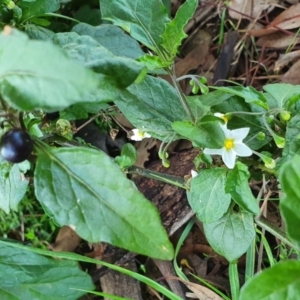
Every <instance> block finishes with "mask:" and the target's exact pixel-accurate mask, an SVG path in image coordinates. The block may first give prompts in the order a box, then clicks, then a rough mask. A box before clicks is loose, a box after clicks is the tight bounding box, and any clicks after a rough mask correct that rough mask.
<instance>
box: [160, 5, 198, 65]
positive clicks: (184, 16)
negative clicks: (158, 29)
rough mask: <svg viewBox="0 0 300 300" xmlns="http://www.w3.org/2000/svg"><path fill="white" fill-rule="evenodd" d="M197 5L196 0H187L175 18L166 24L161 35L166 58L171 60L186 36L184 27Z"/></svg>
mask: <svg viewBox="0 0 300 300" xmlns="http://www.w3.org/2000/svg"><path fill="white" fill-rule="evenodd" d="M197 5H198V0H187V1H185V2H184V3H183V4H182V5H181V6H180V7H179V9H178V10H177V13H176V16H175V18H174V19H173V20H172V21H171V22H169V23H168V24H167V25H166V28H165V31H164V33H163V35H162V38H163V42H162V46H163V47H164V48H165V50H166V51H167V53H168V59H169V60H173V59H174V58H175V57H176V54H177V50H178V47H179V46H180V45H181V42H182V40H183V39H185V38H186V37H187V34H186V33H185V32H184V28H185V26H186V24H187V23H188V21H189V20H190V19H191V18H192V16H193V14H194V12H195V10H196V8H197Z"/></svg>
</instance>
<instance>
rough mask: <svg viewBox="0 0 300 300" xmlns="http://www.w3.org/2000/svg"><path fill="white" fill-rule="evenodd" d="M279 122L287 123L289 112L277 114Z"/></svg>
mask: <svg viewBox="0 0 300 300" xmlns="http://www.w3.org/2000/svg"><path fill="white" fill-rule="evenodd" d="M279 117H280V120H281V121H283V122H287V121H289V120H290V119H291V112H289V111H287V110H284V111H282V112H281V113H280V114H279Z"/></svg>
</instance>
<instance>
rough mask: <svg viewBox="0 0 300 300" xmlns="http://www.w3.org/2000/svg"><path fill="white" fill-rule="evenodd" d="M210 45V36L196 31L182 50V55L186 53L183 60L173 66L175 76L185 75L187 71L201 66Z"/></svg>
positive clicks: (201, 31)
mask: <svg viewBox="0 0 300 300" xmlns="http://www.w3.org/2000/svg"><path fill="white" fill-rule="evenodd" d="M210 43H211V35H210V34H208V33H207V32H206V31H204V30H198V32H197V33H196V34H194V35H193V36H192V37H191V39H190V40H189V41H188V42H187V43H186V44H185V46H184V48H183V50H182V52H183V53H186V56H185V58H184V59H182V60H180V61H178V62H177V63H176V64H175V71H176V76H177V77H180V76H182V75H186V74H187V73H188V72H189V71H191V70H195V69H197V68H198V67H199V66H200V65H203V64H204V63H205V61H206V56H207V55H208V52H209V45H210Z"/></svg>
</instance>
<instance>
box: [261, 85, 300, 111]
mask: <svg viewBox="0 0 300 300" xmlns="http://www.w3.org/2000/svg"><path fill="white" fill-rule="evenodd" d="M263 89H264V90H265V91H266V92H267V93H269V94H270V95H271V96H272V97H273V99H274V100H275V103H276V106H275V105H274V101H271V99H268V98H267V100H268V103H269V102H270V104H271V105H270V104H269V106H270V108H287V106H288V105H287V104H288V102H289V100H290V99H291V98H292V97H294V96H299V95H300V86H297V85H296V86H295V85H292V84H288V83H272V84H267V85H265V86H264V87H263ZM298 99H299V97H298ZM292 104H293V103H292Z"/></svg>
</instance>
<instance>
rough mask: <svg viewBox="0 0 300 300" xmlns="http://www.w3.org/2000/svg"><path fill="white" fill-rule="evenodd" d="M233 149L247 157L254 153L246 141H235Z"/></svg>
mask: <svg viewBox="0 0 300 300" xmlns="http://www.w3.org/2000/svg"><path fill="white" fill-rule="evenodd" d="M233 150H234V151H235V153H236V154H237V155H238V156H241V157H247V156H251V155H252V153H253V152H252V150H251V149H250V148H249V147H248V146H247V145H245V144H244V143H235V144H234V148H233Z"/></svg>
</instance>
